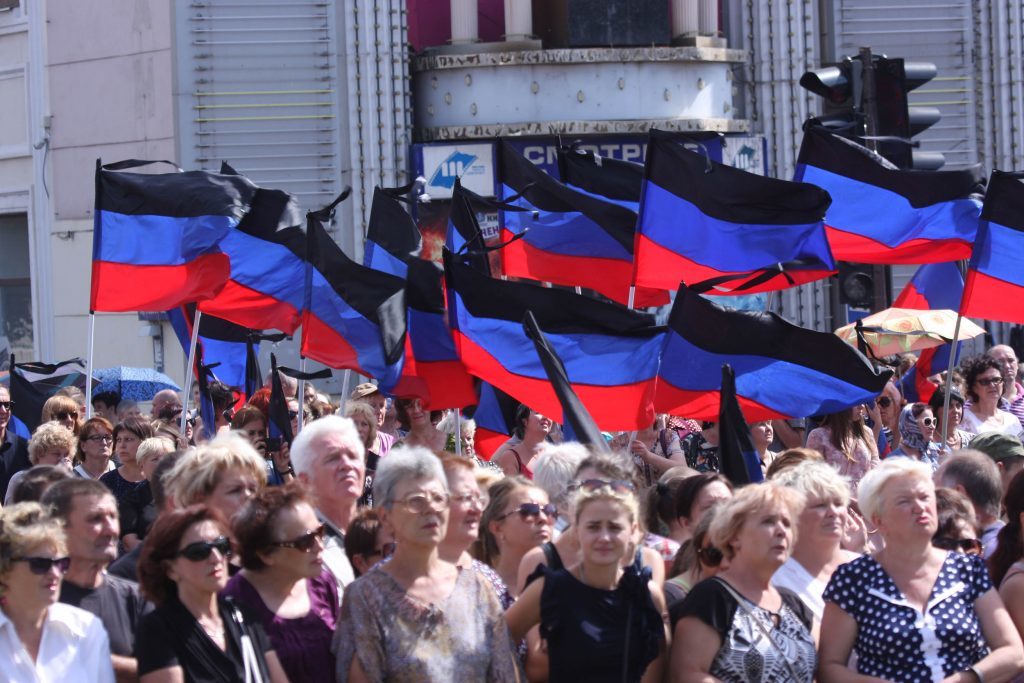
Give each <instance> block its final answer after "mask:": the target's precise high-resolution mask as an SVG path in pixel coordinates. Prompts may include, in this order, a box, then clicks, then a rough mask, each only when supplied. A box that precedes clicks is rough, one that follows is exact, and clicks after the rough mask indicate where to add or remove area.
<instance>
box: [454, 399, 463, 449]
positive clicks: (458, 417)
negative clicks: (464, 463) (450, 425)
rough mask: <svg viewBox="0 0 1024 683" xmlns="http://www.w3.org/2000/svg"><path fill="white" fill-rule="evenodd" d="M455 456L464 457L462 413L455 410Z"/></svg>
mask: <svg viewBox="0 0 1024 683" xmlns="http://www.w3.org/2000/svg"><path fill="white" fill-rule="evenodd" d="M455 455H459V456H461V455H462V411H461V410H459V409H458V408H456V409H455Z"/></svg>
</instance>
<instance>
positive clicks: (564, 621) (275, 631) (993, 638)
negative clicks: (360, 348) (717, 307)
mask: <svg viewBox="0 0 1024 683" xmlns="http://www.w3.org/2000/svg"><path fill="white" fill-rule="evenodd" d="M280 378H281V380H282V384H283V387H284V389H285V392H286V394H287V395H288V407H289V413H290V416H291V418H292V419H293V428H294V430H295V432H296V436H295V438H294V440H293V441H292V442H291V443H290V444H288V443H287V442H284V443H282V442H281V441H280V440H279V439H271V438H269V436H268V429H267V428H268V425H269V423H270V420H269V415H268V406H269V389H264V390H261V391H260V392H257V393H256V394H255V395H254V396H252V397H250V399H249V401H248V402H246V403H245V404H244V405H233V404H232V401H233V398H234V397H233V394H232V393H231V390H230V389H228V388H227V387H223V386H218V383H214V386H213V387H212V388H211V395H212V396H213V399H214V403H215V404H216V405H217V408H218V410H216V411H215V412H216V413H217V415H218V417H217V424H215V425H213V426H212V429H210V428H209V427H210V426H208V428H207V429H206V430H204V429H201V427H202V425H201V423H199V422H197V420H196V419H195V418H193V417H191V416H190V415H187V416H186V419H185V421H184V424H185V425H186V427H187V428H186V430H185V432H184V433H182V432H181V431H180V430H179V425H180V424H182V423H181V415H182V411H183V406H182V401H181V397H180V396H179V395H178V394H177V393H175V392H173V391H163V392H160V393H159V394H157V395H156V396H154V397H153V400H152V407H151V410H150V412H149V413H148V414H143V412H142V410H141V409H140V406H139V405H137V404H136V403H134V402H131V401H121V400H120V398H119V397H118V396H116V395H113V394H97V395H96V396H93V397H92V406H93V416H92V417H90V418H89V419H85V418H86V414H87V413H86V406H85V405H84V402H85V397H84V396H83V395H82V394H81V392H80V391H76V390H74V389H73V388H72V389H68V390H62V391H61V392H59V393H58V394H57V395H54V396H53V397H51V398H50V399H48V400H47V402H46V404H45V405H44V407H43V410H42V414H41V415H40V418H41V423H40V426H39V427H38V428H37V429H36V430H35V431H34V433H33V434H32V436H31V438H30V439H28V440H26V439H23V438H21V437H19V436H17V435H16V434H15V433H14V431H13V429H12V428H11V425H10V419H11V415H12V407H13V406H12V402H11V396H10V393H9V390H8V389H7V388H6V387H3V386H0V499H2V500H3V502H4V504H3V509H2V511H0V679H2V680H5V681H12V682H17V683H21V682H29V681H31V682H50V681H103V682H107V681H115V680H116V681H143V682H144V683H160V682H182V681H186V682H187V681H196V682H205V681H224V682H229V681H243V682H244V683H256V682H260V683H264V682H274V683H278V682H283V681H325V682H326V681H331V682H334V681H339V682H342V681H343V682H349V681H351V682H352V683H362V682H384V681H393V682H396V683H401V682H406V681H409V682H413V681H416V682H419V681H435V682H449V681H499V682H500V681H531V682H543V681H550V682H552V683H559V682H561V681H568V680H574V679H579V680H586V681H608V682H609V683H612V682H615V683H622V682H628V683H638V682H643V683H653V682H661V681H669V682H673V683H675V682H678V683H687V682H690V681H693V682H698V681H724V682H726V683H730V682H736V683H748V682H755V683H756V682H766V683H767V682H769V681H771V682H792V683H809V682H810V681H815V680H817V681H823V682H826V683H829V682H832V681H836V682H842V681H862V680H864V681H866V680H885V681H899V682H904V681H946V682H950V683H952V682H964V683H998V682H1001V681H1018V680H1024V647H1022V641H1021V634H1022V633H1024V445H1022V443H1021V440H1020V436H1021V434H1022V433H1024V386H1022V384H1021V382H1020V379H1019V376H1018V361H1017V357H1016V354H1015V352H1014V351H1013V349H1012V348H1010V347H1007V346H996V347H993V348H992V349H990V350H989V351H988V352H987V353H986V354H984V355H982V356H980V357H977V358H972V359H967V360H965V361H964V362H963V363H962V364H961V365H960V367H959V368H958V369H957V371H956V373H955V374H954V377H953V378H952V381H951V387H950V389H949V391H948V392H946V391H945V389H944V388H939V389H937V390H936V391H935V393H934V394H933V395H932V396H931V397H930V399H929V400H928V401H925V402H908V401H905V400H904V398H903V396H902V394H901V392H900V387H899V384H898V383H896V382H891V383H889V384H888V385H887V386H886V387H885V389H884V390H883V391H882V393H881V394H880V395H879V396H878V397H876V398H875V399H874V400H872V401H870V402H868V403H866V404H864V405H859V406H856V407H853V408H850V409H847V410H843V411H841V412H838V413H835V414H832V415H824V416H818V417H816V418H808V419H806V420H773V421H764V422H757V423H754V424H751V425H750V428H751V435H752V438H753V442H754V446H755V449H756V457H758V458H759V459H760V464H761V470H762V473H763V474H764V477H765V480H764V481H763V482H760V483H750V484H746V485H737V482H731V481H729V479H727V478H726V477H724V476H723V475H722V474H721V473H719V472H718V469H719V463H720V460H719V453H718V451H719V434H718V430H717V426H716V425H715V424H714V423H710V422H704V423H700V422H695V421H693V420H689V419H686V418H685V417H681V416H659V418H658V420H657V421H655V422H654V423H653V424H652V425H651V426H650V427H649V428H646V429H643V430H640V431H638V432H636V433H633V434H618V435H608V443H607V447H606V448H600V449H598V448H595V447H586V446H583V445H581V444H579V443H574V442H569V441H565V440H564V439H563V438H562V434H561V430H560V427H559V425H558V424H556V423H555V422H553V421H552V420H551V419H550V418H548V417H546V416H544V415H541V414H539V413H537V412H536V411H534V410H532V409H530V407H528V406H525V405H522V406H520V407H519V409H518V410H517V411H516V414H515V428H514V429H513V430H512V432H513V433H512V435H511V436H510V438H509V439H508V441H507V442H506V443H505V444H503V445H502V446H501V447H500V448H499V449H498V450H497V451H496V452H495V454H494V457H493V458H491V459H490V461H487V460H486V459H484V458H482V457H480V456H479V454H477V453H476V452H475V448H474V430H475V426H474V424H473V422H472V420H467V419H461V418H459V416H457V415H455V414H454V413H452V412H445V411H436V410H433V411H432V410H430V409H429V408H428V407H427V406H424V405H423V404H422V403H421V402H420V401H419V400H418V399H402V398H398V399H394V400H393V399H391V398H389V397H387V396H385V395H384V394H382V393H381V392H380V391H379V390H378V388H377V387H376V386H375V385H374V384H372V383H366V384H361V385H359V386H358V387H356V388H355V390H353V391H352V392H351V394H350V395H349V396H347V397H345V401H343V402H342V404H341V405H334V404H332V403H331V400H330V398H329V397H326V396H323V395H320V394H317V393H316V391H315V390H314V391H312V392H310V393H308V394H305V395H302V396H296V393H297V392H296V389H297V387H296V384H295V383H294V381H293V380H291V379H290V378H288V377H285V376H283V375H282V376H280ZM268 382H269V378H268ZM306 386H307V387H310V386H311V385H310V384H307V385H306ZM947 404H948V406H947ZM300 411H302V420H303V424H302V428H301V429H299V420H298V418H299V415H300ZM208 431H212V432H215V435H214V436H213V437H212V438H205V439H204V438H203V437H202V436H201V435H202V434H204V432H208Z"/></svg>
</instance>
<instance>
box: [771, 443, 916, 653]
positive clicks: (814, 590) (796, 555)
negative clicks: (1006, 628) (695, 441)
mask: <svg viewBox="0 0 1024 683" xmlns="http://www.w3.org/2000/svg"><path fill="white" fill-rule="evenodd" d="M904 444H906V438H905V437H904ZM772 481H774V482H775V483H777V484H780V485H782V486H788V487H790V488H792V489H795V490H796V491H799V492H800V493H801V495H803V497H804V507H803V511H802V512H801V513H800V516H799V517H797V519H796V520H795V521H796V542H795V543H794V545H793V553H792V555H790V557H789V559H788V560H786V561H785V562H784V563H783V564H782V566H781V567H779V569H778V570H777V571H776V572H775V575H774V576H773V577H772V583H773V584H775V586H777V587H779V588H786V589H789V590H790V591H792V592H793V593H795V594H796V595H797V596H798V597H799V598H800V600H801V601H803V603H804V604H805V605H806V606H807V607H808V608H809V609H810V610H811V612H812V613H813V615H814V623H813V627H812V628H811V633H812V634H813V635H814V639H815V641H817V640H818V629H819V628H820V627H821V618H822V617H823V616H824V614H825V602H824V600H823V599H822V597H821V596H822V594H823V593H824V592H825V587H826V586H827V585H828V581H829V579H830V578H832V574H833V572H835V570H836V568H837V567H838V566H839V565H841V564H843V563H845V562H851V561H853V560H855V559H857V557H859V556H858V555H857V554H856V553H852V552H850V551H848V550H843V548H842V547H841V544H842V542H843V537H844V535H845V531H846V522H847V508H848V506H849V504H850V486H849V485H848V484H847V483H846V479H844V478H843V476H842V475H841V474H839V473H838V472H836V471H835V469H833V468H832V467H831V466H830V465H826V464H825V463H823V462H802V463H800V464H799V465H797V466H795V467H792V468H790V469H787V470H784V471H783V472H781V473H780V474H779V475H778V476H777V477H776V478H775V479H773V480H772Z"/></svg>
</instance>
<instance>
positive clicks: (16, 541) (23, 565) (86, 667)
mask: <svg viewBox="0 0 1024 683" xmlns="http://www.w3.org/2000/svg"><path fill="white" fill-rule="evenodd" d="M70 566H71V559H70V558H69V557H67V548H66V546H65V542H64V525H63V524H62V523H61V522H60V521H59V520H57V519H55V518H53V517H51V516H50V514H49V513H48V512H47V511H46V509H44V508H43V507H42V506H41V505H39V504H38V503H19V504H17V505H12V506H11V507H8V508H5V509H4V510H3V511H2V512H0V678H2V679H3V680H4V681H10V682H11V683H22V682H25V683H29V682H31V683H35V682H37V681H46V682H49V681H75V682H76V683H77V682H78V681H82V682H83V683H92V682H94V681H95V682H97V683H113V681H114V669H113V667H112V666H111V664H110V641H109V640H108V637H107V631H106V629H104V628H103V622H101V621H100V620H99V619H98V618H96V617H95V616H94V615H92V614H90V613H89V612H86V611H85V610H82V609H78V608H77V607H72V606H71V605H65V604H63V603H60V602H57V598H58V596H59V595H60V583H61V578H62V577H63V575H64V572H66V571H67V570H68V567H70Z"/></svg>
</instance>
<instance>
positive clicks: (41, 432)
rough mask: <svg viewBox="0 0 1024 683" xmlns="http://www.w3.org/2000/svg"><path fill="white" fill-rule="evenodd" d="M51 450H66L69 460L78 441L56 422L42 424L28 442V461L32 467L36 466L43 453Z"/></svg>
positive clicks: (68, 430)
mask: <svg viewBox="0 0 1024 683" xmlns="http://www.w3.org/2000/svg"><path fill="white" fill-rule="evenodd" d="M51 448H67V449H68V459H71V457H72V456H74V454H75V451H76V449H77V448H78V439H76V438H75V435H74V434H72V433H71V430H70V429H68V428H67V427H65V426H64V425H62V424H58V423H57V422H44V423H43V424H41V425H39V426H38V427H36V431H35V432H33V434H32V438H31V439H30V440H29V442H28V461H29V462H30V463H32V464H33V465H38V464H39V458H40V457H41V456H42V455H43V452H45V451H47V450H49V449H51Z"/></svg>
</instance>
